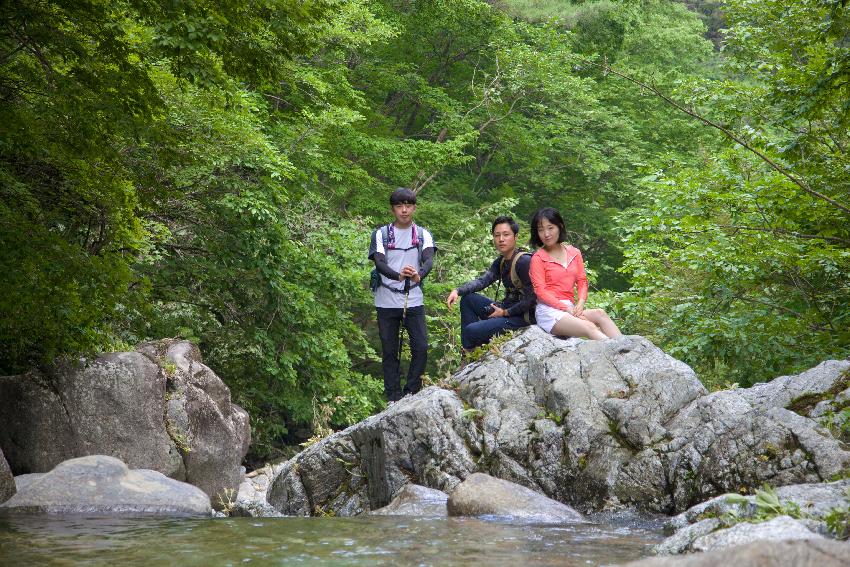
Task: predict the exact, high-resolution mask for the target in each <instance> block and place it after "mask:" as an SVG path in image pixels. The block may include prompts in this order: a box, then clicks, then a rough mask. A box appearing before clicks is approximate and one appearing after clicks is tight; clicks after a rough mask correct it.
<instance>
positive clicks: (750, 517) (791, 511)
mask: <svg viewBox="0 0 850 567" xmlns="http://www.w3.org/2000/svg"><path fill="white" fill-rule="evenodd" d="M726 502H727V503H729V504H734V505H737V506H738V507H737V508H731V509H730V510H729V511H727V512H726V513H724V514H723V516H722V517H721V522H722V523H723V525H724V526H726V527H729V526H731V525H734V524H737V523H739V522H743V521H746V522H751V523H758V522H766V521H768V520H771V519H773V518H775V517H777V516H790V517H792V518H796V519H801V518H803V517H805V514H804V513H803V512H802V510H801V509H800V506H799V504H797V503H796V502H790V501H788V502H784V503H783V502H781V501H780V500H779V496H778V495H777V494H776V490H774V489H773V488H772V487H771V486H768V485H764V486H763V487H762V488H761V489H757V490H756V492H755V498H754V499H753V500H752V502H750V500H749V499H748V498H745V497H744V496H741V495H739V494H729V495H728V496H727V497H726ZM750 506H752V508H751V509H750ZM741 507H743V508H741ZM742 511H744V512H746V513H742Z"/></svg>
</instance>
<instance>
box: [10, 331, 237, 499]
mask: <svg viewBox="0 0 850 567" xmlns="http://www.w3.org/2000/svg"><path fill="white" fill-rule="evenodd" d="M249 443H250V428H249V424H248V414H247V413H246V412H245V411H244V410H243V409H242V408H240V407H239V406H237V405H235V404H232V403H231V401H230V390H229V389H228V388H227V386H226V385H225V384H224V382H222V381H221V379H220V378H219V377H218V376H216V375H215V373H213V372H212V370H210V369H209V368H208V367H207V366H205V365H204V364H203V362H202V361H201V356H200V352H199V351H198V349H197V347H196V346H195V345H193V344H192V343H190V342H188V341H180V340H163V341H157V342H154V343H145V344H142V345H140V346H139V347H138V350H137V351H136V352H116V353H109V354H104V355H101V356H99V357H97V358H95V359H93V360H89V361H86V360H80V361H77V362H73V363H72V362H68V361H65V362H58V363H57V364H55V365H53V366H52V367H50V368H47V369H46V370H44V371H33V372H29V373H27V374H23V375H19V376H3V377H0V447H2V448H3V451H4V453H5V456H6V458H7V460H8V462H9V465H10V467H11V469H12V472H13V473H14V474H16V475H20V474H25V473H43V472H47V471H49V470H51V469H52V468H53V467H55V466H56V465H58V464H59V463H61V462H63V461H66V460H68V459H71V458H74V457H81V456H85V455H94V454H101V455H110V456H113V457H116V458H118V459H121V460H122V461H123V462H125V463H127V465H129V466H130V468H138V469H151V470H155V471H159V472H161V473H162V474H164V475H166V476H168V477H171V478H173V479H176V480H181V481H186V482H188V483H190V484H193V485H195V486H197V487H199V488H200V489H201V490H203V491H204V492H206V493H207V494H208V495H209V496H210V498H211V499H212V501H213V504H214V505H215V506H217V507H218V506H220V499H221V498H222V497H224V498H227V494H228V493H230V491H232V494H233V495H234V496H235V494H236V490H237V489H238V487H239V482H240V481H241V470H240V463H241V460H242V458H243V457H244V455H245V453H246V452H247V450H248V444H249Z"/></svg>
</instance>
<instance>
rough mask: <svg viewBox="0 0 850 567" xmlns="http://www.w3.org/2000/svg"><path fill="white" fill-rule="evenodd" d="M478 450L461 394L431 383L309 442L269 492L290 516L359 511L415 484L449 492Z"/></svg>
mask: <svg viewBox="0 0 850 567" xmlns="http://www.w3.org/2000/svg"><path fill="white" fill-rule="evenodd" d="M480 454H481V448H480V441H479V439H478V433H477V430H476V424H475V422H474V418H472V417H466V416H465V415H464V408H463V404H462V403H461V401H460V399H459V398H458V397H457V395H456V394H454V392H451V391H448V390H441V389H439V388H435V387H430V388H426V389H424V390H422V391H421V392H419V393H418V394H416V395H415V396H409V397H406V398H404V399H402V400H401V401H400V402H398V403H396V404H394V405H393V406H392V407H390V408H388V409H387V410H385V411H383V412H381V413H380V414H378V415H374V416H372V417H370V418H368V419H366V420H365V421H362V422H360V423H358V424H356V425H353V426H351V427H349V428H348V429H346V430H344V431H340V432H337V433H334V434H333V435H331V436H329V437H327V438H325V439H322V440H321V441H319V442H318V443H316V444H314V445H311V446H310V447H308V448H306V449H305V450H304V451H302V452H301V453H299V454H298V455H297V456H295V457H294V458H292V459H291V460H289V461H287V462H286V463H284V465H283V467H282V469H281V471H280V473H279V474H278V475H277V477H276V478H275V480H274V481H273V482H272V486H271V488H270V489H269V492H268V495H267V498H268V501H269V503H270V504H271V505H272V506H274V507H275V508H276V509H277V510H278V511H280V512H281V513H283V514H286V515H300V516H307V515H311V514H326V513H333V514H335V515H337V516H350V515H356V514H360V513H362V512H367V511H370V510H372V509H378V508H382V507H383V506H385V505H386V504H388V503H389V500H390V498H389V496H390V495H392V494H395V493H396V492H398V491H399V490H401V488H402V487H404V486H405V485H406V484H408V483H410V482H413V483H416V484H421V485H424V486H428V487H431V488H436V489H438V490H441V491H443V492H449V491H450V490H452V489H453V488H454V487H455V486H456V485H457V484H458V483H460V482H461V480H463V479H464V478H466V477H467V476H468V475H469V473H470V472H472V471H473V470H474V469H475V468H476V462H475V460H476V457H477V456H478V455H480ZM369 455H371V456H372V457H369ZM364 457H367V458H364ZM374 457H377V458H379V460H378V461H375V460H374V459H373V458H374ZM376 463H377V465H376ZM378 465H381V466H378ZM373 466H374V467H375V468H374V469H372V470H370V468H371V467H373ZM370 483H372V484H371V487H372V489H371V493H370ZM379 493H380V494H385V495H386V496H387V498H386V500H383V501H382V498H380V494H379Z"/></svg>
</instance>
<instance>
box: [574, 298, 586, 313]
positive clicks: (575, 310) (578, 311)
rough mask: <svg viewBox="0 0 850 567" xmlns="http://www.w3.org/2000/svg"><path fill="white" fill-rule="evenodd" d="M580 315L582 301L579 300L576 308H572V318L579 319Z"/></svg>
mask: <svg viewBox="0 0 850 567" xmlns="http://www.w3.org/2000/svg"><path fill="white" fill-rule="evenodd" d="M582 313H584V300H583V299H579V301H578V303H576V306H575V307H574V308H573V316H574V317H581V314H582Z"/></svg>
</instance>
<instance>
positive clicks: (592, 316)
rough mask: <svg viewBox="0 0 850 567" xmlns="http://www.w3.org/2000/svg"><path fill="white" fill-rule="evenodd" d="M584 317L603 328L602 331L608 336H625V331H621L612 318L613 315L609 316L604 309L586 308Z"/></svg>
mask: <svg viewBox="0 0 850 567" xmlns="http://www.w3.org/2000/svg"><path fill="white" fill-rule="evenodd" d="M582 317H584V318H585V319H587V320H588V321H590V322H591V323H593V324H594V325H596V326H598V327H599V328H600V329H602V332H603V333H605V335H606V336H608V337H611V338H614V337H622V336H623V333H621V332H620V329H618V328H617V325H616V324H615V323H614V321H612V320H611V317H609V316H608V314H607V313H605V311H603V310H602V309H586V310H585V311H584V313H582Z"/></svg>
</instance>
